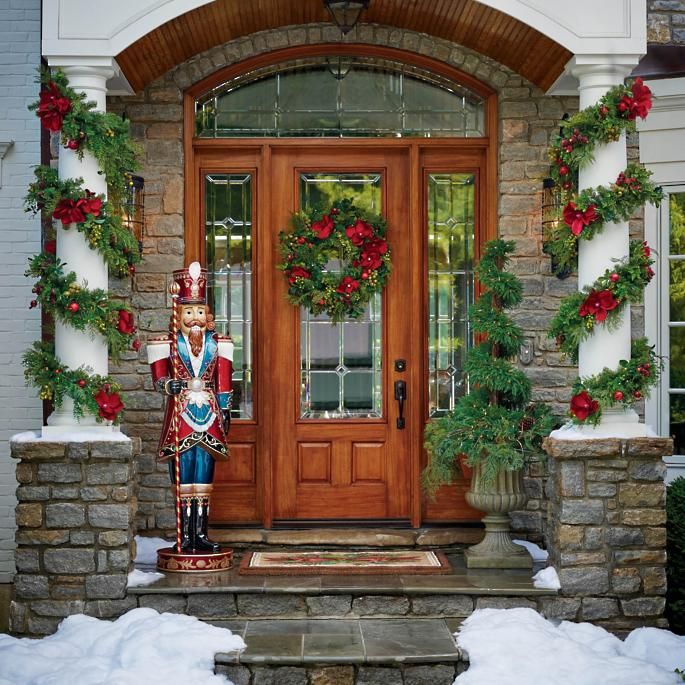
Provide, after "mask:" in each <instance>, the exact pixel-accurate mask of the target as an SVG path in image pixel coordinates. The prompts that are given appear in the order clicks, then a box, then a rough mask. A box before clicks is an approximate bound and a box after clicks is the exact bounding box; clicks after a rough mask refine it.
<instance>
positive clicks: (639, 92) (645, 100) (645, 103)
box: [628, 78, 652, 120]
mask: <svg viewBox="0 0 685 685" xmlns="http://www.w3.org/2000/svg"><path fill="white" fill-rule="evenodd" d="M631 91H632V92H633V101H632V104H631V107H630V115H629V116H628V119H631V120H632V119H635V118H636V117H640V119H646V118H647V114H649V110H650V109H652V91H651V90H650V89H649V88H648V87H647V86H646V85H645V84H644V83H643V81H642V79H641V78H636V79H635V80H634V81H633V85H632V86H631Z"/></svg>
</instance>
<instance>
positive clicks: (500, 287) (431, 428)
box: [422, 240, 553, 494]
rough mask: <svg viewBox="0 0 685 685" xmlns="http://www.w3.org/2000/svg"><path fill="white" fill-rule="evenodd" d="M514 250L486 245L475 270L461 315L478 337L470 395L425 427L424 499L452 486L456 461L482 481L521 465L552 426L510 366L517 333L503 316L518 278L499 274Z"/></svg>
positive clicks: (517, 293)
mask: <svg viewBox="0 0 685 685" xmlns="http://www.w3.org/2000/svg"><path fill="white" fill-rule="evenodd" d="M514 247H515V245H514V243H513V242H511V241H509V242H507V241H503V240H493V241H490V242H489V243H487V244H486V246H485V249H484V252H483V256H482V258H481V261H480V263H479V264H478V267H477V269H476V273H477V275H478V278H479V280H480V282H481V284H482V285H483V287H484V288H485V291H484V292H483V294H482V295H481V296H480V298H479V299H478V301H477V302H476V303H475V304H474V305H473V306H472V307H471V309H470V310H469V318H470V320H471V322H472V324H473V329H474V330H475V332H476V333H480V334H483V335H484V336H485V338H484V340H483V341H482V342H481V343H479V345H478V346H476V347H475V348H474V349H473V350H471V351H470V353H469V358H468V361H467V365H466V371H467V373H468V376H469V383H470V386H471V388H472V389H471V392H470V394H469V395H467V396H465V397H462V398H461V399H460V400H459V401H458V403H457V405H456V406H455V408H454V410H453V411H451V412H450V413H449V414H447V415H445V416H442V417H440V418H437V419H433V420H432V421H430V422H429V423H428V425H427V426H426V431H425V435H424V445H425V447H426V450H427V451H428V466H427V467H426V469H425V470H424V472H423V476H422V480H423V486H424V489H425V490H426V491H427V492H428V493H429V494H434V493H435V491H436V490H437V488H438V487H439V486H440V485H442V484H444V483H450V482H451V481H452V479H453V478H454V476H455V475H456V473H458V472H459V470H460V459H462V458H463V459H465V461H466V463H467V464H469V465H474V464H477V463H481V464H483V472H484V475H483V477H484V479H485V481H486V482H488V481H492V479H494V477H495V476H496V474H497V473H498V472H499V471H500V470H502V469H505V470H515V469H518V468H521V466H522V465H523V463H524V460H525V458H526V455H528V454H530V453H532V452H534V451H537V450H539V447H540V443H541V441H542V438H543V437H545V436H546V435H548V434H549V432H550V430H551V428H552V422H553V419H552V416H551V414H550V412H549V409H548V408H547V407H545V406H537V405H532V404H530V393H531V389H530V381H529V380H528V378H527V377H526V376H525V374H524V373H523V372H522V371H521V370H520V369H518V368H517V367H515V366H514V364H513V363H512V362H511V361H510V358H511V357H513V356H514V355H515V354H517V353H518V349H519V346H520V343H521V340H522V332H521V329H520V328H519V327H518V326H516V325H515V324H514V323H513V322H512V321H511V320H510V319H509V318H508V317H507V315H506V314H505V313H504V310H505V309H509V308H511V307H514V306H516V305H517V304H519V303H520V302H521V299H522V286H521V283H520V281H519V280H518V279H517V278H516V276H514V275H513V274H510V273H507V272H506V271H504V269H505V267H506V264H507V262H508V259H509V254H511V252H513V250H514Z"/></svg>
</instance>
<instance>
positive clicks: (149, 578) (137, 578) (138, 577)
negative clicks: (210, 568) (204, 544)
mask: <svg viewBox="0 0 685 685" xmlns="http://www.w3.org/2000/svg"><path fill="white" fill-rule="evenodd" d="M161 578H164V574H163V573H158V572H157V571H141V570H140V569H139V568H135V569H133V571H131V573H129V574H128V583H127V584H126V585H127V587H143V586H145V585H152V583H156V582H157V581H158V580H160V579H161ZM0 685H2V683H0Z"/></svg>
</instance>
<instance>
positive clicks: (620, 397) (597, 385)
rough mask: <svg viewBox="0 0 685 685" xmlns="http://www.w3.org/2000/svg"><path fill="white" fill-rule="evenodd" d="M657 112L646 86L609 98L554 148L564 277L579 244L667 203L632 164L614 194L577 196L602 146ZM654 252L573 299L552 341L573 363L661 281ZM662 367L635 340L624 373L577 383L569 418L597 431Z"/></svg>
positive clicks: (558, 258)
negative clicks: (594, 336) (606, 411)
mask: <svg viewBox="0 0 685 685" xmlns="http://www.w3.org/2000/svg"><path fill="white" fill-rule="evenodd" d="M651 107H652V95H651V91H650V90H649V88H648V87H647V86H645V85H644V83H643V82H642V80H641V79H639V78H637V79H635V80H634V81H632V82H631V83H629V84H627V85H623V84H621V85H618V86H615V87H614V88H612V89H611V90H609V91H608V92H607V93H605V95H604V96H603V97H602V98H601V99H600V100H599V102H598V103H596V104H595V105H592V106H590V107H587V108H585V109H584V110H582V111H581V112H578V113H577V114H576V115H574V116H573V117H571V118H570V119H568V120H566V121H565V122H562V128H561V131H560V133H559V135H558V136H557V138H556V139H555V140H554V142H553V144H552V145H551V147H550V159H551V160H552V162H553V165H552V176H553V178H554V179H555V181H556V182H557V184H558V185H559V186H560V187H561V190H562V202H561V204H562V205H563V204H564V203H565V206H564V209H563V212H562V216H561V217H560V218H562V219H563V221H559V222H557V226H556V227H553V228H552V229H551V230H550V232H549V233H548V234H547V235H546V236H545V252H547V253H548V254H550V255H551V256H552V257H553V259H554V262H556V271H557V273H559V272H561V271H564V270H569V269H570V268H573V267H574V266H575V261H576V258H577V254H578V240H580V239H583V240H591V239H592V238H593V237H594V236H595V235H597V234H598V233H599V232H600V231H601V230H602V229H603V227H604V225H605V224H607V223H611V222H615V221H627V220H628V219H630V217H631V216H632V214H633V213H634V211H635V210H636V209H637V208H638V207H640V206H641V205H643V204H644V203H645V202H650V203H653V204H657V205H658V203H659V202H660V201H661V199H662V198H663V192H662V190H661V188H659V187H657V186H655V185H654V184H653V183H652V182H651V180H650V176H651V173H650V172H649V171H647V170H645V169H644V168H643V167H641V166H640V165H638V164H629V165H628V166H627V167H626V169H625V171H622V172H621V173H619V175H618V177H617V179H616V181H615V182H614V183H612V184H611V185H610V186H609V187H608V188H607V187H604V186H599V187H597V188H587V189H585V190H583V191H581V192H578V171H579V169H580V168H581V167H583V166H586V165H587V164H589V163H591V162H592V160H593V155H594V150H595V148H596V146H597V145H601V144H606V143H609V142H612V141H617V140H618V139H619V138H620V136H621V134H622V133H623V132H632V131H634V130H635V120H636V119H637V117H640V118H642V119H645V118H646V117H647V114H648V113H649V110H650V109H651ZM652 264H653V260H652V259H651V250H650V248H649V246H648V245H647V243H646V242H640V241H631V245H630V253H629V256H628V258H627V259H626V260H622V261H618V262H617V264H616V266H615V267H614V268H613V269H607V270H606V271H605V273H604V274H603V275H602V276H600V277H599V278H598V279H597V280H596V281H595V282H594V283H593V284H592V285H591V286H589V287H587V288H585V289H584V290H583V291H582V292H579V293H575V294H573V295H569V296H568V297H566V298H564V300H563V301H562V303H561V306H560V309H559V312H558V313H557V315H556V316H555V318H554V319H553V321H552V324H551V329H550V332H549V335H550V337H554V338H556V339H557V342H558V344H559V346H560V348H561V349H562V351H563V352H564V353H565V354H566V355H568V356H569V357H570V358H571V359H572V360H573V361H577V359H578V347H579V345H580V343H581V342H582V341H583V340H585V339H586V338H587V337H588V336H589V335H590V334H591V333H592V331H593V330H594V327H595V326H596V325H598V324H603V325H607V326H609V327H610V328H612V327H615V326H617V325H618V323H619V321H620V319H621V317H622V316H623V315H624V312H623V310H624V308H625V304H626V303H628V302H639V301H640V300H641V296H642V291H643V290H644V288H645V287H646V285H647V284H648V283H649V281H650V280H651V278H652V277H653V275H654V271H653V270H652ZM661 368H662V364H661V360H660V359H659V358H658V357H657V356H656V354H655V353H654V350H653V349H652V348H651V347H649V345H648V344H647V341H646V339H639V340H635V341H633V343H632V346H631V359H629V360H626V359H622V360H621V361H620V362H619V368H618V369H616V370H613V371H612V370H610V369H607V368H605V369H604V370H603V371H601V372H600V373H598V374H596V375H594V376H592V377H590V378H585V379H580V378H579V379H578V380H577V381H576V383H575V384H574V387H573V392H574V396H573V398H572V400H571V406H570V415H571V417H572V420H573V422H574V423H585V422H589V423H591V424H593V425H597V424H598V423H599V421H600V418H601V415H602V408H606V407H612V406H614V405H616V404H619V405H622V406H623V407H625V408H627V407H630V406H631V405H632V404H633V403H634V402H635V401H636V400H640V399H642V398H643V397H647V396H648V394H649V390H650V388H651V387H653V386H654V385H656V383H657V381H658V378H659V373H660V371H661Z"/></svg>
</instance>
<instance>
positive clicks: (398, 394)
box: [395, 381, 407, 430]
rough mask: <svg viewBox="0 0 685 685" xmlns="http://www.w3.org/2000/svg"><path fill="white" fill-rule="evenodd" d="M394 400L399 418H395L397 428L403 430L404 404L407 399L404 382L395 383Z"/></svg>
mask: <svg viewBox="0 0 685 685" xmlns="http://www.w3.org/2000/svg"><path fill="white" fill-rule="evenodd" d="M395 399H396V400H397V402H398V409H399V416H398V417H397V427H398V428H399V429H400V430H401V429H403V428H404V402H405V400H406V399H407V383H406V381H395Z"/></svg>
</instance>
